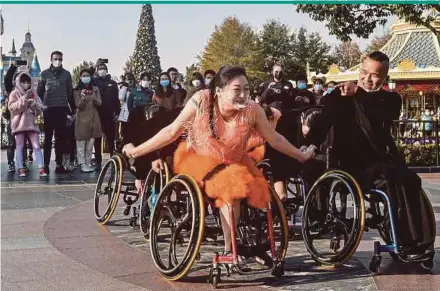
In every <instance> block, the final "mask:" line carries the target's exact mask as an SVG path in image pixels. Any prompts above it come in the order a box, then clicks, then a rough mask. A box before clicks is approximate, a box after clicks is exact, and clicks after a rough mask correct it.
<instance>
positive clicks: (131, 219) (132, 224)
mask: <svg viewBox="0 0 440 291" xmlns="http://www.w3.org/2000/svg"><path fill="white" fill-rule="evenodd" d="M136 218H137V217H130V221H129V222H128V224H129V225H130V226H131V227H135V226H136Z"/></svg>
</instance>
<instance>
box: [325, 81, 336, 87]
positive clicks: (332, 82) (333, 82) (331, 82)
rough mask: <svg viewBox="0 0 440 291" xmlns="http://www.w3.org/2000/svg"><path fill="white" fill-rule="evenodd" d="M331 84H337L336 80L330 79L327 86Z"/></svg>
mask: <svg viewBox="0 0 440 291" xmlns="http://www.w3.org/2000/svg"><path fill="white" fill-rule="evenodd" d="M330 84H333V85H336V82H335V81H330V82H328V83H327V86H328V85H330Z"/></svg>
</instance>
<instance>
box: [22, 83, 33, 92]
mask: <svg viewBox="0 0 440 291" xmlns="http://www.w3.org/2000/svg"><path fill="white" fill-rule="evenodd" d="M21 86H22V87H23V89H24V90H25V91H26V90H29V88H30V87H31V84H29V83H21Z"/></svg>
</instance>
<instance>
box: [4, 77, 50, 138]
mask: <svg viewBox="0 0 440 291" xmlns="http://www.w3.org/2000/svg"><path fill="white" fill-rule="evenodd" d="M23 74H26V75H28V76H29V77H30V75H29V74H28V73H25V72H23V73H20V74H19V75H18V76H17V78H16V85H15V89H14V90H13V91H12V92H11V94H10V95H9V98H8V108H9V110H10V112H11V130H12V134H16V133H19V132H25V131H33V132H38V133H39V132H40V128H39V126H38V124H37V116H38V115H39V114H40V113H41V112H42V111H43V109H44V108H45V107H44V105H43V104H42V102H41V99H40V98H39V97H38V95H37V94H35V93H34V92H33V90H32V84H31V88H30V89H28V90H27V91H25V90H24V88H23V87H22V85H21V83H20V82H19V78H20V77H21V76H22V75H23ZM32 100H33V101H32Z"/></svg>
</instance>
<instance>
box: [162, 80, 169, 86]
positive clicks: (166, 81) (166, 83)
mask: <svg viewBox="0 0 440 291" xmlns="http://www.w3.org/2000/svg"><path fill="white" fill-rule="evenodd" d="M160 84H161V85H162V87H168V86H169V85H170V80H160Z"/></svg>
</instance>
